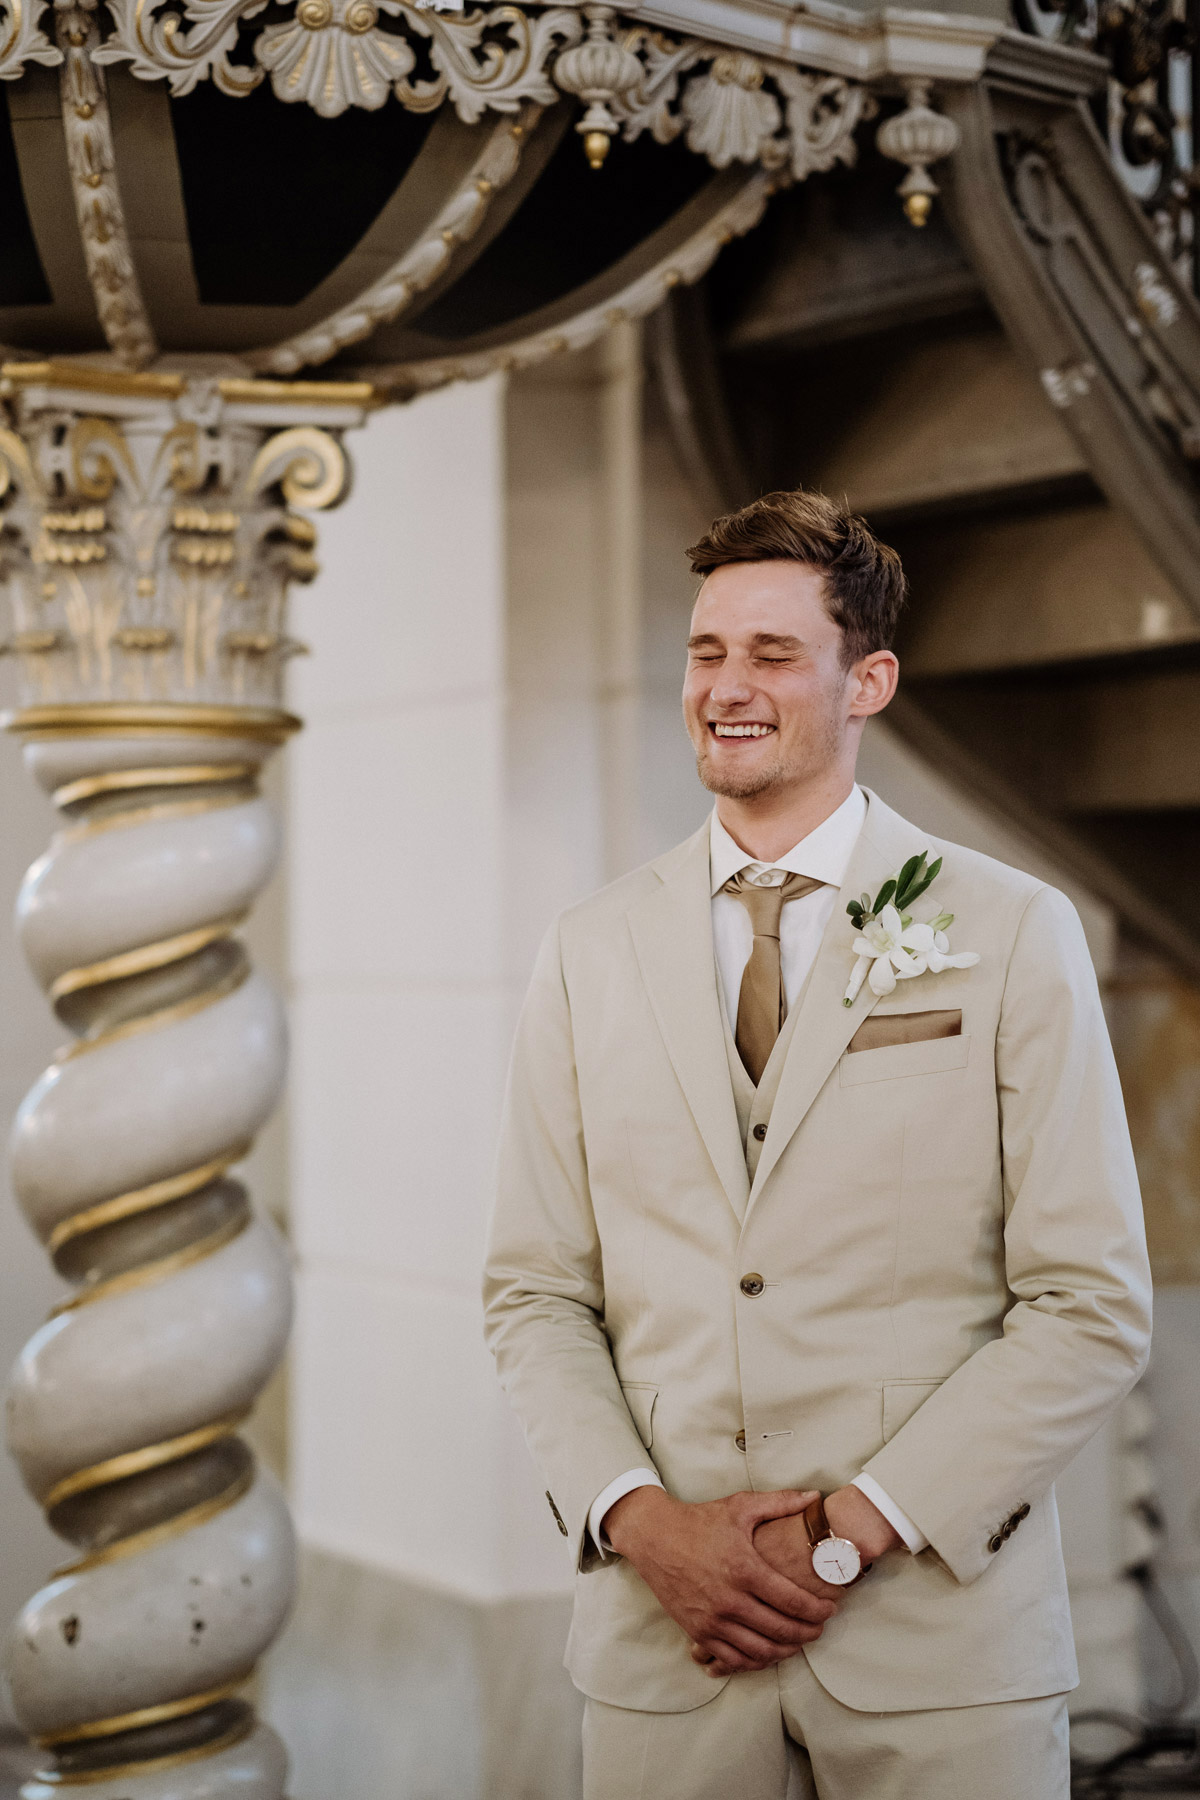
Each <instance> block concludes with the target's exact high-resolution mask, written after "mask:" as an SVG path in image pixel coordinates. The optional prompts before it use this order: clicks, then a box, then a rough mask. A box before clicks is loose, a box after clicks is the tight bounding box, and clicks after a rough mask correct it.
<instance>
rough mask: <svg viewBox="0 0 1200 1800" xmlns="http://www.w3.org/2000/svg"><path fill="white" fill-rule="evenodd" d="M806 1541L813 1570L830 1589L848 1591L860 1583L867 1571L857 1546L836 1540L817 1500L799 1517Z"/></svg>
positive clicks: (846, 1541)
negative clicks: (801, 1518) (801, 1520)
mask: <svg viewBox="0 0 1200 1800" xmlns="http://www.w3.org/2000/svg"><path fill="white" fill-rule="evenodd" d="M802 1517H803V1519H804V1528H805V1530H806V1531H807V1532H808V1541H809V1543H810V1544H811V1545H812V1563H813V1569H814V1571H815V1572H816V1574H818V1575H819V1576H820V1577H821V1580H822V1581H827V1582H829V1584H830V1586H831V1587H850V1586H852V1585H853V1583H854V1582H856V1581H859V1580H861V1578H862V1577H863V1576H864V1575H865V1574H866V1572H867V1570H868V1569H869V1568H870V1567H871V1565H870V1563H866V1564H864V1562H863V1559H862V1557H861V1556H860V1555H859V1550H858V1545H857V1544H852V1543H851V1542H850V1539H849V1538H844V1537H836V1536H835V1535H834V1532H833V1528H832V1526H831V1525H830V1523H829V1520H828V1519H827V1518H826V1517H825V1502H824V1501H823V1500H822V1499H820V1498H819V1497H818V1498H817V1499H816V1500H814V1501H813V1503H812V1505H811V1506H806V1507H805V1509H804V1512H803V1515H802Z"/></svg>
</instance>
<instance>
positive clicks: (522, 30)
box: [95, 0, 871, 179]
mask: <svg viewBox="0 0 1200 1800" xmlns="http://www.w3.org/2000/svg"><path fill="white" fill-rule="evenodd" d="M260 10H261V0H184V3H183V4H182V5H181V3H180V0H108V11H109V13H110V15H111V17H112V20H113V30H112V34H111V35H110V36H109V37H108V38H107V39H106V41H105V43H104V44H103V45H102V46H101V48H100V49H99V50H97V51H96V52H95V60H96V61H97V62H101V63H114V62H128V63H129V65H130V66H131V68H132V71H133V73H134V74H135V75H137V76H139V77H141V78H142V79H143V80H146V81H153V80H166V81H167V82H168V83H169V85H170V87H171V91H172V92H173V93H175V94H187V93H190V92H191V90H192V89H193V88H194V87H195V86H196V84H197V82H200V81H205V80H211V81H213V82H214V83H215V84H216V85H217V87H219V88H220V89H221V91H222V92H223V93H226V94H230V95H243V94H247V93H249V92H250V91H251V89H252V88H254V87H255V86H257V85H258V83H259V82H260V81H262V80H263V78H264V77H265V76H269V78H270V81H271V85H272V88H273V89H274V92H275V94H276V96H277V98H279V99H280V100H285V101H303V102H306V103H307V104H308V105H310V106H312V107H313V108H314V109H315V110H316V111H317V112H319V113H321V114H322V116H324V117H327V118H333V117H336V116H337V115H338V114H340V113H342V112H345V111H346V109H347V108H348V107H351V106H360V107H365V108H367V109H368V110H373V109H374V108H376V107H379V106H382V105H383V104H384V103H385V101H386V100H387V98H388V96H389V94H391V95H394V96H395V98H396V99H397V100H398V101H399V102H400V104H401V105H403V106H406V107H408V108H409V109H410V110H412V111H416V112H429V111H432V110H433V109H434V108H436V107H439V106H441V105H442V104H443V103H444V102H448V103H449V104H450V105H452V106H453V107H454V108H455V111H456V112H457V113H458V116H459V117H460V118H461V119H462V120H464V121H465V122H466V123H467V124H474V123H475V122H477V121H478V120H479V119H480V118H481V117H482V116H483V114H484V112H485V111H488V110H490V111H495V112H502V113H515V112H517V111H518V109H519V108H521V107H522V106H525V105H534V106H539V107H545V106H549V105H551V104H552V103H553V102H554V101H555V100H556V99H558V98H559V97H560V95H562V94H567V95H570V96H572V97H574V98H576V99H578V100H579V101H580V102H581V103H582V104H583V105H585V107H586V111H585V112H584V114H583V117H582V120H581V122H580V125H579V130H580V132H581V134H582V136H583V138H584V145H585V149H586V150H587V154H588V156H589V159H590V160H591V161H592V162H593V164H594V165H595V166H597V167H598V166H599V165H600V164H601V163H602V162H603V160H604V155H605V153H606V150H607V145H608V142H609V140H610V139H611V138H612V137H614V136H616V135H617V134H618V133H619V134H620V135H621V136H623V137H624V138H625V139H626V140H628V141H632V140H633V139H635V138H637V137H640V136H641V134H642V133H643V132H646V131H648V132H650V133H651V135H652V136H653V137H654V138H655V139H656V140H657V141H658V142H659V143H662V144H666V143H670V142H671V141H672V140H673V139H675V138H678V137H682V138H683V140H684V142H686V144H687V145H688V147H689V149H691V150H693V151H694V152H695V153H696V154H697V155H701V156H705V157H707V159H708V160H709V161H710V162H711V163H712V164H713V166H714V167H715V168H718V169H721V168H726V167H728V166H729V164H730V163H732V162H743V163H755V162H760V161H761V162H762V163H764V164H765V165H766V166H767V167H768V168H773V169H782V168H790V169H791V171H792V173H793V175H794V176H795V177H796V178H797V179H802V178H803V177H804V176H805V175H808V174H809V173H811V172H812V171H813V170H816V169H827V168H830V167H832V165H833V163H834V162H835V161H842V162H848V161H850V160H851V159H852V157H853V135H852V134H853V130H854V127H855V125H856V124H857V123H858V121H859V119H861V118H864V117H866V116H867V115H868V113H869V111H870V108H871V102H870V100H869V96H868V95H867V92H866V90H865V89H863V88H862V87H860V86H858V85H857V84H856V83H853V82H848V81H846V80H844V79H843V78H842V77H840V76H834V75H825V74H814V73H809V72H807V71H803V70H799V69H796V68H793V67H792V66H790V65H789V64H787V63H785V62H782V61H776V60H774V59H762V58H758V57H754V56H750V55H748V54H746V53H745V52H743V51H740V50H731V49H728V48H724V47H722V46H720V45H718V44H713V43H709V42H705V41H703V40H701V39H698V38H685V39H678V38H673V37H670V36H667V35H665V34H664V33H661V32H657V31H649V30H647V29H645V28H644V27H642V26H630V25H628V24H626V23H624V22H622V21H619V20H618V18H617V15H616V13H615V12H614V10H613V9H612V8H611V7H608V6H603V5H590V6H587V7H585V8H584V9H583V17H581V15H580V13H579V12H577V11H575V10H574V9H573V8H567V7H548V8H545V9H540V10H535V9H532V8H531V9H529V10H525V9H523V8H520V7H517V6H512V5H503V6H495V7H492V8H490V9H487V10H482V9H481V10H477V11H473V12H467V13H464V14H461V15H454V14H441V13H437V12H432V11H428V10H425V9H423V8H420V7H418V6H417V5H415V4H408V0H378V3H376V0H295V5H294V9H293V14H292V18H291V20H290V21H289V22H287V23H285V24H276V25H267V26H265V27H260V26H258V25H256V24H253V23H251V20H252V18H253V16H254V15H256V14H257V13H258V12H259V11H260ZM585 29H586V39H585V38H584V32H585ZM235 50H237V51H239V52H240V53H241V54H240V56H239V59H238V60H236V61H235V60H234V51H235ZM247 51H248V52H249V57H250V58H251V59H252V60H247V58H246V52H247Z"/></svg>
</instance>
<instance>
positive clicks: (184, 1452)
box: [42, 1408, 250, 1512]
mask: <svg viewBox="0 0 1200 1800" xmlns="http://www.w3.org/2000/svg"><path fill="white" fill-rule="evenodd" d="M249 1416H250V1415H249V1409H248V1408H242V1409H240V1410H239V1411H238V1412H232V1413H226V1414H225V1416H224V1418H221V1419H214V1420H213V1422H212V1424H211V1425H198V1426H197V1427H196V1429H195V1431H185V1432H183V1433H182V1435H181V1436H179V1437H173V1438H163V1439H162V1441H161V1442H160V1443H157V1444H146V1445H145V1446H144V1447H143V1448H142V1449H141V1450H126V1451H125V1452H124V1453H123V1454H122V1455H121V1456H109V1457H106V1458H105V1460H104V1461H103V1462H98V1463H92V1464H91V1465H90V1467H88V1468H86V1469H76V1471H75V1473H74V1474H73V1475H64V1476H63V1478H62V1480H61V1481H56V1482H55V1484H54V1486H53V1487H52V1488H50V1490H49V1491H48V1492H47V1493H46V1494H45V1495H44V1496H43V1498H42V1506H43V1507H44V1508H45V1510H46V1511H47V1512H53V1510H54V1508H55V1507H56V1506H60V1505H61V1504H62V1502H63V1501H64V1500H69V1499H71V1497H72V1495H74V1494H86V1493H90V1492H91V1490H92V1488H98V1487H108V1485H109V1484H110V1482H114V1481H124V1480H125V1479H126V1477H127V1476H129V1475H143V1474H144V1473H145V1472H146V1470H147V1469H159V1468H162V1466H163V1464H164V1463H171V1462H180V1461H182V1459H183V1458H184V1457H185V1456H192V1455H194V1453H195V1452H196V1451H197V1450H206V1449H207V1448H208V1446H209V1445H210V1444H215V1443H217V1442H218V1440H219V1439H221V1438H224V1437H232V1436H233V1433H234V1432H235V1431H236V1430H237V1428H238V1426H239V1425H240V1424H241V1423H242V1421H243V1420H244V1419H247V1418H248V1417H249Z"/></svg>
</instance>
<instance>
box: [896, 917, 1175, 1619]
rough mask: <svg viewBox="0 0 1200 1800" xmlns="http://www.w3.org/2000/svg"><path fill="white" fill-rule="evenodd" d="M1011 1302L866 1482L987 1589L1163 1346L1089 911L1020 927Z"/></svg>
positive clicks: (1008, 1043) (1005, 1104)
mask: <svg viewBox="0 0 1200 1800" xmlns="http://www.w3.org/2000/svg"><path fill="white" fill-rule="evenodd" d="M996 1087H997V1100H998V1104H999V1118H1000V1140H1001V1151H1002V1157H1003V1172H1004V1207H1005V1226H1004V1249H1005V1264H1006V1270H1007V1279H1008V1287H1009V1290H1010V1293H1011V1296H1012V1305H1011V1307H1010V1309H1009V1311H1008V1313H1007V1315H1006V1317H1005V1320H1004V1329H1003V1333H1002V1335H1001V1336H999V1337H997V1338H994V1339H993V1340H992V1341H991V1342H989V1343H987V1344H984V1345H983V1346H982V1347H981V1348H980V1349H979V1350H977V1351H976V1352H975V1354H974V1355H973V1356H971V1357H969V1358H968V1359H967V1361H966V1362H965V1363H963V1364H962V1366H961V1367H960V1368H959V1369H957V1370H956V1371H955V1373H954V1374H953V1375H951V1376H950V1377H949V1379H948V1380H946V1381H944V1382H943V1383H942V1385H941V1387H940V1388H938V1389H937V1391H936V1392H935V1393H934V1394H933V1395H931V1397H930V1398H929V1399H928V1400H927V1401H926V1402H925V1403H924V1405H923V1406H921V1407H920V1409H919V1410H918V1411H917V1412H916V1413H915V1414H914V1415H913V1417H912V1418H911V1419H910V1420H909V1421H908V1422H907V1423H906V1424H905V1425H904V1426H903V1428H902V1429H901V1430H900V1431H899V1432H897V1434H896V1436H895V1437H894V1438H893V1439H892V1440H891V1441H890V1442H889V1443H887V1444H885V1445H884V1447H883V1449H882V1450H881V1451H880V1452H879V1454H878V1455H877V1456H874V1457H872V1459H871V1461H870V1462H869V1463H868V1464H867V1467H866V1472H867V1473H868V1474H870V1475H872V1476H873V1477H874V1478H875V1480H876V1481H878V1482H879V1483H880V1485H881V1486H882V1487H883V1488H884V1489H885V1490H886V1492H887V1493H888V1494H890V1495H891V1497H892V1498H893V1500H894V1501H895V1502H896V1504H897V1505H898V1506H900V1507H902V1508H903V1510H904V1511H905V1512H906V1513H908V1515H909V1516H910V1517H911V1518H912V1519H913V1520H915V1522H916V1523H917V1525H919V1527H920V1529H921V1530H922V1531H923V1532H924V1533H925V1535H926V1537H927V1538H928V1539H929V1541H930V1543H931V1544H932V1546H933V1548H934V1549H935V1550H936V1551H937V1553H938V1555H939V1556H940V1557H941V1558H942V1561H943V1562H944V1563H945V1564H946V1565H947V1567H948V1568H949V1569H950V1571H951V1573H952V1574H953V1575H954V1576H955V1577H956V1578H957V1579H958V1580H959V1581H960V1582H964V1583H965V1582H970V1581H973V1580H974V1579H975V1578H976V1577H977V1576H979V1575H981V1574H982V1573H983V1571H984V1570H985V1569H986V1568H988V1567H989V1566H990V1565H991V1564H992V1563H993V1561H994V1558H995V1556H996V1555H997V1554H998V1553H999V1552H1000V1551H1002V1549H1003V1544H1004V1541H1005V1540H1004V1538H1003V1537H1002V1535H1001V1533H1002V1527H1003V1525H1004V1523H1005V1521H1006V1520H1010V1519H1012V1518H1013V1516H1014V1515H1015V1514H1017V1513H1019V1512H1020V1509H1021V1508H1022V1506H1028V1505H1029V1504H1030V1503H1032V1502H1034V1501H1036V1500H1037V1499H1038V1498H1039V1497H1040V1496H1041V1495H1042V1494H1044V1493H1045V1491H1046V1490H1047V1489H1048V1487H1049V1486H1050V1484H1051V1482H1053V1480H1054V1479H1055V1477H1056V1476H1057V1475H1058V1474H1059V1472H1060V1471H1061V1470H1062V1469H1063V1468H1064V1467H1065V1466H1066V1464H1067V1463H1069V1462H1070V1461H1071V1459H1072V1457H1073V1456H1074V1455H1075V1454H1076V1452H1077V1451H1078V1450H1080V1449H1081V1448H1082V1446H1083V1445H1084V1444H1085V1443H1086V1442H1087V1440H1088V1439H1089V1438H1090V1437H1091V1436H1092V1434H1093V1432H1094V1431H1096V1429H1097V1428H1098V1426H1099V1425H1100V1424H1101V1423H1102V1422H1103V1420H1104V1418H1105V1416H1106V1414H1108V1413H1109V1412H1110V1411H1111V1409H1112V1408H1113V1407H1114V1406H1115V1405H1116V1404H1117V1402H1118V1401H1119V1400H1120V1399H1121V1397H1122V1396H1123V1395H1124V1394H1125V1393H1127V1392H1128V1390H1129V1389H1130V1388H1131V1387H1132V1386H1133V1384H1134V1382H1135V1381H1136V1380H1137V1378H1138V1376H1139V1375H1140V1374H1141V1372H1142V1370H1143V1369H1144V1367H1145V1363H1146V1356H1147V1352H1148V1349H1149V1343H1150V1269H1149V1263H1148V1260H1147V1256H1146V1241H1145V1232H1144V1227H1143V1222H1142V1207H1141V1197H1140V1194H1139V1191H1138V1182H1137V1173H1136V1170H1135V1168H1134V1162H1133V1151H1132V1149H1131V1146H1130V1142H1129V1132H1128V1128H1127V1126H1126V1123H1125V1109H1124V1105H1123V1103H1122V1098H1121V1088H1120V1083H1119V1081H1118V1079H1117V1071H1116V1065H1115V1063H1114V1061H1113V1056H1112V1050H1111V1047H1110V1045H1109V1040H1108V1031H1107V1028H1106V1026H1105V1021H1104V1014H1103V1012H1102V1010H1101V1005H1100V995H1099V992H1098V990H1097V986H1096V979H1095V974H1094V972H1093V969H1092V964H1091V959H1090V957H1089V955H1088V951H1087V945H1086V943H1085V941H1084V936H1083V930H1082V927H1081V926H1080V923H1079V919H1078V917H1077V915H1076V913H1075V909H1074V907H1073V906H1072V905H1071V904H1070V902H1069V901H1068V900H1067V899H1066V898H1065V897H1064V896H1063V895H1062V894H1060V893H1058V892H1056V891H1055V890H1054V889H1053V888H1041V889H1039V890H1038V891H1037V892H1036V893H1035V894H1034V895H1033V897H1032V898H1031V900H1030V901H1029V903H1028V905H1027V906H1026V909H1025V912H1024V915H1023V917H1022V919H1021V922H1020V924H1019V927H1018V930H1017V934H1016V938H1015V942H1014V946H1013V951H1012V956H1011V960H1010V963H1009V969H1008V974H1007V979H1006V983H1005V990H1004V1000H1003V1005H1002V1010H1001V1017H1000V1024H999V1030H998V1036H997V1042H996Z"/></svg>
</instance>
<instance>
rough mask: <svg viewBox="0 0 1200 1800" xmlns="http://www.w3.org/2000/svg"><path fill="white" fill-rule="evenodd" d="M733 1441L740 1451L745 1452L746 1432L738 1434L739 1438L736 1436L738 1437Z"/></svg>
mask: <svg viewBox="0 0 1200 1800" xmlns="http://www.w3.org/2000/svg"><path fill="white" fill-rule="evenodd" d="M733 1441H734V1443H735V1444H736V1445H737V1447H738V1449H739V1450H744V1449H745V1448H746V1434H745V1432H744V1431H739V1432H738V1434H737V1436H736V1437H735V1438H734V1440H733Z"/></svg>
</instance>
